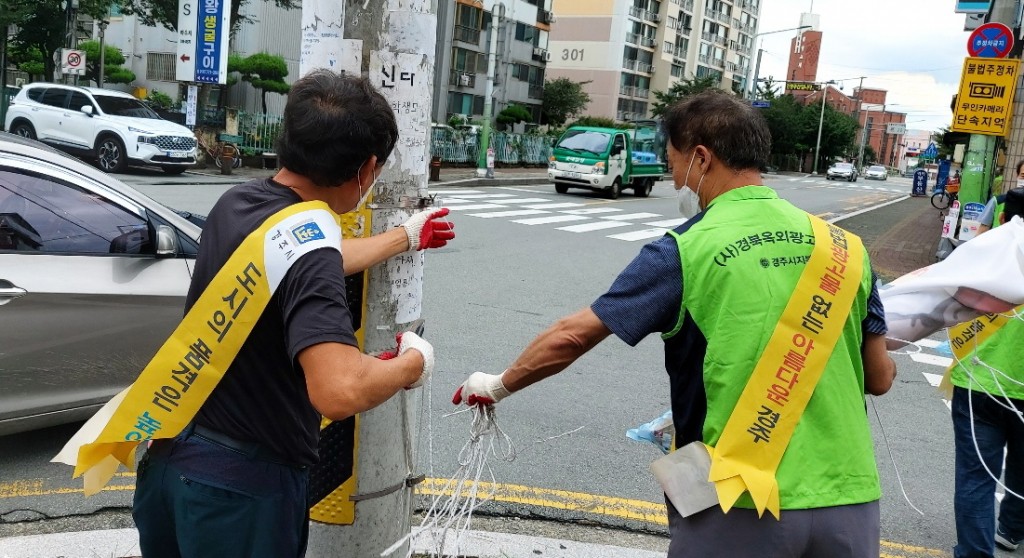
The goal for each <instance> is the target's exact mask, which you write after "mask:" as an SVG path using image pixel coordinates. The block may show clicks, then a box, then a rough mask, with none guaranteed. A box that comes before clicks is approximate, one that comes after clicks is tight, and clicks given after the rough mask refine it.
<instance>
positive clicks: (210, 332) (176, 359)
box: [53, 202, 341, 495]
mask: <svg viewBox="0 0 1024 558" xmlns="http://www.w3.org/2000/svg"><path fill="white" fill-rule="evenodd" d="M338 220H339V217H338V215H337V214H335V213H334V212H333V211H331V210H330V208H329V207H328V206H327V204H325V203H323V202H304V203H299V204H295V205H292V206H289V207H287V208H285V209H283V210H281V211H279V212H277V213H275V214H274V215H272V216H270V217H269V218H268V219H267V220H266V221H265V222H264V223H263V224H262V225H261V226H260V227H259V228H258V229H256V230H255V231H253V232H252V233H251V234H250V235H249V236H247V237H246V238H245V240H243V241H242V244H241V245H239V247H238V248H237V249H236V250H235V252H234V253H233V254H231V257H230V258H229V259H228V261H227V263H225V264H224V267H222V268H221V269H220V270H219V271H218V272H217V275H216V276H215V277H214V278H213V280H212V281H211V282H210V284H209V286H207V287H206V290H204V291H203V294H202V295H201V296H200V297H199V300H197V301H196V303H195V305H194V306H193V307H192V308H191V309H190V310H189V312H188V314H186V316H185V318H184V319H182V321H181V323H180V324H178V327H177V328H176V329H175V330H174V333H172V334H171V336H170V338H168V339H167V341H166V342H164V344H163V346H162V347H160V350H159V351H157V353H156V356H154V357H153V359H152V360H150V362H149V364H148V365H146V368H145V369H143V371H142V373H141V374H140V375H139V377H138V378H137V379H136V380H135V382H134V383H132V385H131V386H129V387H128V388H126V389H125V390H124V391H122V392H121V393H119V394H117V395H116V396H114V398H113V399H111V400H110V401H109V402H107V404H106V405H104V406H103V408H101V409H100V410H99V411H98V412H97V413H96V415H95V416H93V417H92V418H91V419H90V420H89V421H88V422H86V423H85V425H84V426H82V428H81V429H80V430H79V431H78V432H77V433H76V434H75V435H74V436H73V437H72V438H71V440H69V441H68V443H67V444H66V445H65V446H64V449H62V450H61V452H60V453H59V454H57V456H56V457H54V458H53V461H55V462H61V463H67V464H68V465H73V466H74V467H75V473H74V476H75V477H76V478H77V477H78V476H80V475H82V474H84V475H85V477H84V479H83V482H84V484H85V494H86V495H92V494H95V493H96V492H98V491H99V490H100V489H102V488H103V486H105V485H106V484H107V482H109V481H110V479H111V477H113V475H114V473H116V472H117V469H118V467H119V466H120V465H122V464H123V465H124V466H125V467H128V468H129V469H134V467H135V448H136V447H137V446H138V444H139V443H140V442H143V441H146V440H152V439H159V438H172V437H174V436H176V435H178V433H180V432H181V431H182V429H183V428H184V427H185V426H187V425H188V423H189V422H191V420H192V418H193V417H194V416H195V414H196V413H197V412H198V411H199V408H200V407H201V406H202V404H203V403H204V402H205V401H206V398H207V397H209V395H210V393H211V392H213V389H214V388H215V387H216V386H217V383H218V382H220V379H221V378H222V377H223V376H224V372H225V371H227V369H228V367H229V366H230V365H231V363H232V362H233V361H234V359H235V356H237V355H238V351H239V350H240V349H241V347H242V344H243V343H244V342H245V340H246V338H248V336H249V333H250V332H251V331H252V328H253V326H255V324H256V321H257V320H258V319H259V317H260V315H262V314H263V310H264V308H265V307H266V306H267V303H268V302H269V301H270V298H271V296H273V294H274V291H275V290H276V289H277V286H278V285H279V284H280V283H281V280H282V279H283V278H284V276H285V274H286V273H287V272H288V269H289V267H290V266H291V265H292V264H293V263H295V262H296V261H298V260H299V258H300V257H301V256H302V255H304V254H306V253H308V252H310V251H312V250H316V249H319V248H333V249H335V250H340V249H341V228H340V226H339V224H338ZM339 265H340V259H339Z"/></svg>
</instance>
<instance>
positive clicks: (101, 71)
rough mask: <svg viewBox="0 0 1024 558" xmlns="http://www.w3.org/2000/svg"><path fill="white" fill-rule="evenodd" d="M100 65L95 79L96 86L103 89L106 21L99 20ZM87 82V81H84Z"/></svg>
mask: <svg viewBox="0 0 1024 558" xmlns="http://www.w3.org/2000/svg"><path fill="white" fill-rule="evenodd" d="M99 25H100V67H99V79H98V80H97V81H96V87H99V88H100V89H103V77H104V74H105V73H106V70H107V68H106V66H105V65H104V64H106V63H107V61H106V52H105V51H106V37H107V21H106V20H103V21H100V23H99ZM86 83H88V82H86Z"/></svg>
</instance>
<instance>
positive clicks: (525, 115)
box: [496, 104, 533, 128]
mask: <svg viewBox="0 0 1024 558" xmlns="http://www.w3.org/2000/svg"><path fill="white" fill-rule="evenodd" d="M496 120H497V122H498V124H500V125H501V126H502V128H508V127H509V126H512V125H514V124H519V123H520V122H528V121H530V120H533V115H532V114H530V111H529V110H527V109H526V108H525V107H523V106H520V105H516V104H512V105H509V106H507V107H505V108H504V110H502V111H501V112H499V113H498V117H497V118H496Z"/></svg>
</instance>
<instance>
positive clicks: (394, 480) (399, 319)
mask: <svg viewBox="0 0 1024 558" xmlns="http://www.w3.org/2000/svg"><path fill="white" fill-rule="evenodd" d="M435 9H436V0H376V1H374V2H372V3H371V2H367V1H364V0H344V1H339V0H304V2H303V14H302V24H303V30H302V52H301V58H300V72H301V73H307V72H308V71H310V70H312V69H315V68H330V69H333V70H334V71H339V70H344V71H346V72H358V73H359V74H361V75H364V76H367V77H368V78H369V79H370V81H371V82H372V83H373V85H374V87H376V88H377V89H378V90H379V91H381V93H383V94H384V96H385V97H386V98H387V99H388V101H389V102H390V104H391V106H392V108H393V109H394V111H395V116H396V119H397V121H398V132H399V138H398V143H397V145H396V146H395V151H394V153H392V155H391V157H390V159H389V160H388V161H387V163H386V164H385V167H384V172H383V173H382V174H381V177H380V179H379V180H378V181H377V185H376V186H375V187H374V191H373V197H372V199H371V202H370V203H369V204H368V208H362V209H360V210H359V211H358V212H357V214H356V216H354V217H353V216H351V215H349V216H347V217H346V221H345V223H343V230H344V232H345V236H346V238H349V237H350V236H352V235H353V234H354V235H355V236H365V235H366V233H368V232H369V233H372V234H377V233H381V232H384V231H386V230H388V229H391V228H393V227H395V226H397V225H399V224H401V223H402V222H404V221H405V219H407V218H408V217H409V215H411V213H412V212H413V211H416V203H417V202H416V201H412V202H409V201H407V200H418V199H422V198H423V197H425V196H426V194H427V171H428V163H429V160H430V157H429V153H430V138H429V132H430V109H431V95H432V92H433V80H434V56H435V50H436V49H435V45H436V42H437V20H436V17H435V15H434V13H435ZM367 229H368V230H367ZM364 277H365V278H366V279H365V281H364V282H363V283H362V289H365V295H364V296H363V299H364V300H365V305H364V306H362V308H361V314H362V329H361V332H362V336H363V351H364V352H367V353H376V352H380V351H383V350H387V349H393V348H394V346H395V333H396V332H397V331H398V330H399V329H401V328H402V325H401V324H406V323H409V322H412V321H414V320H416V319H417V318H419V317H420V305H421V302H422V293H423V291H422V286H423V283H422V282H423V256H422V253H421V252H407V253H404V254H401V255H399V256H397V257H395V258H392V259H391V260H388V261H387V262H385V263H383V264H381V265H378V266H375V267H374V268H372V269H370V270H369V272H367V274H366V275H365V276H364ZM350 286H351V285H350ZM362 289H361V290H362ZM360 302H361V300H360V299H356V298H353V300H350V306H352V307H353V308H355V307H357V306H358V305H359V304H360ZM428 334H429V330H428ZM421 391H422V390H412V391H411V392H408V393H407V392H404V391H403V392H400V393H399V394H398V395H396V396H395V397H393V398H391V399H390V400H389V401H387V402H386V403H384V404H383V405H380V406H379V407H377V408H376V409H373V410H371V411H368V412H366V413H362V414H361V415H360V417H359V420H358V422H357V423H356V424H358V428H357V431H358V432H357V433H358V438H357V440H358V441H357V448H358V455H357V459H356V464H355V465H356V467H355V473H354V475H355V486H354V491H353V492H354V493H352V494H345V498H344V502H343V504H345V505H354V515H353V516H352V517H351V520H350V521H351V524H347V523H348V522H349V520H342V521H332V522H330V523H328V522H326V521H329V520H330V517H331V516H335V515H337V516H338V517H340V516H342V515H343V514H342V513H340V512H339V513H338V514H335V513H334V512H333V511H328V512H327V513H325V514H322V516H320V515H315V516H314V521H312V522H311V525H310V538H309V549H308V555H309V556H310V557H311V558H315V557H335V556H345V557H347V558H349V557H350V558H371V557H372V558H376V557H378V556H379V555H380V553H381V552H382V551H384V550H385V549H387V548H388V547H390V546H391V545H392V544H394V543H395V542H396V541H398V540H399V539H401V538H403V537H405V536H406V535H408V534H409V532H410V530H411V521H412V506H413V487H412V484H413V482H410V481H411V479H412V478H413V476H414V474H415V472H414V469H415V462H414V459H415V456H413V455H412V453H413V452H412V450H413V446H414V440H412V436H413V435H414V434H415V433H416V432H417V430H418V429H417V425H416V421H415V419H416V418H417V417H418V413H416V412H415V411H414V410H415V409H418V408H419V406H418V405H417V404H415V403H414V401H416V399H417V398H418V397H419V396H420V394H419V392H421ZM410 415H411V416H410ZM328 428H329V427H328ZM325 459H327V460H332V459H333V461H334V462H338V461H340V459H339V458H338V457H337V456H324V455H321V461H324V460H325ZM341 465H344V464H343V463H342V464H341ZM349 465H351V463H350V464H349ZM341 488H344V487H341ZM314 509H317V508H315V507H314ZM334 509H339V508H333V507H332V508H331V510H334ZM323 516H327V517H323ZM316 517H321V520H316ZM339 523H340V524H339ZM406 549H407V547H405V548H402V549H399V551H398V552H397V553H396V555H400V556H403V555H404V554H405V552H406Z"/></svg>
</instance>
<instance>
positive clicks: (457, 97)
mask: <svg viewBox="0 0 1024 558" xmlns="http://www.w3.org/2000/svg"><path fill="white" fill-rule="evenodd" d="M483 113H484V98H483V97H482V96H480V95H470V94H468V93H456V92H455V91H449V92H448V114H471V115H482V114H483Z"/></svg>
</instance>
